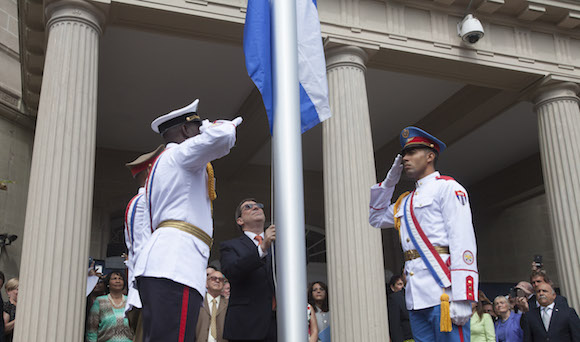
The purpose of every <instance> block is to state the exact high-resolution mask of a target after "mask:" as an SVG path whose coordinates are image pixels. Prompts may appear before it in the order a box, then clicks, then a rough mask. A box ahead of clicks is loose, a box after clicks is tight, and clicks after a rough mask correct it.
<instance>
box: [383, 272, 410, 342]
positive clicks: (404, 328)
mask: <svg viewBox="0 0 580 342" xmlns="http://www.w3.org/2000/svg"><path fill="white" fill-rule="evenodd" d="M404 287H405V282H404V278H403V277H402V276H401V275H394V276H392V277H391V280H390V281H389V285H388V288H387V293H388V295H387V309H388V312H389V335H390V337H391V341H392V342H403V341H413V333H412V331H411V322H410V321H409V312H408V311H407V305H406V303H405V291H404V290H403V288H404Z"/></svg>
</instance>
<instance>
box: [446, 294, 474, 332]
mask: <svg viewBox="0 0 580 342" xmlns="http://www.w3.org/2000/svg"><path fill="white" fill-rule="evenodd" d="M472 313H473V312H472V311H471V301H469V300H458V301H453V302H451V303H450V305H449V314H450V315H451V321H452V322H453V323H454V324H455V325H459V326H463V325H465V324H466V323H467V322H469V319H470V318H471V315H472Z"/></svg>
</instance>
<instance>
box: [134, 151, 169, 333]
mask: <svg viewBox="0 0 580 342" xmlns="http://www.w3.org/2000/svg"><path fill="white" fill-rule="evenodd" d="M164 148H165V146H163V145H159V147H157V148H156V149H155V151H152V152H149V153H146V154H143V155H141V156H139V157H138V158H137V159H135V160H134V161H132V162H130V163H127V164H125V166H126V167H127V168H128V169H129V171H131V175H132V176H133V178H135V180H136V181H137V184H139V192H138V193H137V195H135V196H134V197H133V198H131V200H130V201H129V204H128V205H127V209H126V210H125V245H127V260H126V261H125V264H126V265H127V271H128V275H127V283H128V289H129V293H128V294H127V304H126V305H125V313H126V315H127V318H128V319H129V325H130V326H131V330H133V333H134V336H135V337H134V339H133V341H135V342H141V341H142V340H143V331H142V321H141V299H140V298H139V291H138V290H137V284H136V281H135V272H134V271H133V270H134V268H135V260H137V256H138V255H139V252H140V251H141V249H142V248H143V245H144V244H145V242H147V240H149V237H150V236H151V227H150V226H149V217H146V216H145V182H146V181H147V177H148V176H149V171H151V167H152V166H153V163H154V162H155V160H156V159H157V156H159V154H160V153H161V152H162V151H163V149H164Z"/></svg>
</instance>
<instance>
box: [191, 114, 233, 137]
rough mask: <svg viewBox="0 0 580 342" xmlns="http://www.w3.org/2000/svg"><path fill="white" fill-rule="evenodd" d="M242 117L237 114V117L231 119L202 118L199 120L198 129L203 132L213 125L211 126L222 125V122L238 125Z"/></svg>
mask: <svg viewBox="0 0 580 342" xmlns="http://www.w3.org/2000/svg"><path fill="white" fill-rule="evenodd" d="M242 121H243V120H242V117H241V116H238V117H237V118H235V119H233V120H232V121H229V120H216V121H214V122H209V120H207V119H206V120H203V121H202V122H201V126H200V127H199V131H200V132H201V133H203V132H205V131H206V130H207V129H208V128H210V127H213V126H219V125H223V124H232V125H234V126H235V127H238V126H239V125H240V124H241V123H242Z"/></svg>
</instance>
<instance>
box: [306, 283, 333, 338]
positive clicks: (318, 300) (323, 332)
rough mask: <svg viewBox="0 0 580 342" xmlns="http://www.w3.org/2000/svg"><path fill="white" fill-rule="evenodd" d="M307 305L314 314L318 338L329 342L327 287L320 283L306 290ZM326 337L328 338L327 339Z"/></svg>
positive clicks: (313, 284)
mask: <svg viewBox="0 0 580 342" xmlns="http://www.w3.org/2000/svg"><path fill="white" fill-rule="evenodd" d="M308 304H310V305H311V306H312V307H313V308H314V311H315V312H316V313H315V314H316V323H317V325H318V338H319V340H321V341H330V312H329V309H328V287H327V286H326V284H325V283H323V282H321V281H317V282H314V283H312V284H311V285H310V287H309V289H308ZM327 336H328V338H327Z"/></svg>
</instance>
